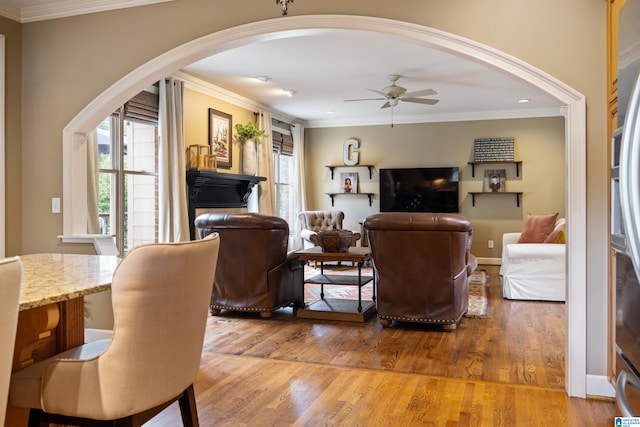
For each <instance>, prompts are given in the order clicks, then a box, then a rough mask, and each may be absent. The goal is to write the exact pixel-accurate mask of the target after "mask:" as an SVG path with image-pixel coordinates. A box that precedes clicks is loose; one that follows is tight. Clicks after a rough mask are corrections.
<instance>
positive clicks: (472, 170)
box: [467, 160, 522, 178]
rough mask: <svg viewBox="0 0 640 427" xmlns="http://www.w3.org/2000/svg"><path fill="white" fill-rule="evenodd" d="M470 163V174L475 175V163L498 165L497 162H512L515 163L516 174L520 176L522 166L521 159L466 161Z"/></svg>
mask: <svg viewBox="0 0 640 427" xmlns="http://www.w3.org/2000/svg"><path fill="white" fill-rule="evenodd" d="M467 163H468V164H470V165H471V176H472V177H474V178H475V176H476V165H492V164H493V165H498V164H504V163H509V164H514V165H516V176H520V166H522V160H496V161H493V162H467Z"/></svg>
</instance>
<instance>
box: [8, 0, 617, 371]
mask: <svg viewBox="0 0 640 427" xmlns="http://www.w3.org/2000/svg"><path fill="white" fill-rule="evenodd" d="M304 14H345V15H348V14H352V15H366V16H375V17H385V18H390V19H395V20H402V21H407V22H411V23H415V24H418V25H424V26H428V27H432V28H436V29H440V30H444V31H447V32H450V33H453V34H458V35H461V36H464V37H468V38H470V39H472V40H475V41H477V42H480V43H484V44H486V45H488V46H491V47H493V48H496V49H498V50H501V51H503V52H506V53H508V54H510V55H513V56H514V57H517V58H520V59H522V60H524V61H526V62H528V63H530V64H532V65H534V66H536V67H538V68H539V69H541V70H542V71H543V72H546V73H548V74H550V75H553V76H554V77H556V78H557V79H559V80H561V81H563V82H565V83H566V84H567V85H569V86H571V87H573V88H574V89H576V90H578V91H580V92H581V93H583V94H584V95H585V96H586V100H587V129H586V135H587V147H586V155H587V171H588V176H587V182H586V186H587V192H588V198H587V209H586V217H587V230H588V233H589V234H588V237H587V243H588V247H587V263H588V265H587V267H586V268H587V274H586V276H587V278H588V281H587V313H589V316H588V318H587V333H588V336H587V339H586V341H587V372H588V373H590V374H596V375H606V358H607V350H606V347H607V346H606V343H607V313H606V311H607V308H606V305H605V304H604V303H603V302H604V301H606V300H607V289H606V287H607V286H606V284H607V279H608V277H607V240H608V236H607V213H608V209H607V200H608V199H607V190H608V182H607V170H608V163H607V160H606V159H607V141H606V139H607V138H606V117H607V116H606V114H607V113H606V106H607V101H606V84H605V82H606V52H605V46H606V43H605V40H606V37H605V36H606V31H605V2H603V1H584V0H566V1H563V2H557V1H553V0H539V1H523V0H518V1H513V0H459V1H455V2H427V1H424V0H405V1H404V2H403V3H402V6H401V7H400V6H398V4H397V3H394V2H389V1H386V0H371V1H367V2H364V1H353V2H345V1H341V0H325V1H323V2H311V1H300V2H296V3H294V4H292V6H291V8H290V15H304ZM264 19H287V17H280V12H279V8H278V7H277V6H276V5H275V4H274V2H269V1H262V0H260V1H258V0H255V1H252V2H251V7H247V5H244V6H242V5H239V4H238V2H231V1H229V2H212V1H210V0H180V1H174V2H168V3H161V4H156V5H151V6H144V7H135V8H129V9H125V10H120V11H113V12H104V13H97V14H92V15H85V16H78V17H71V18H64V19H54V20H49V21H42V22H34V23H29V24H25V25H23V26H22V29H23V33H22V60H23V61H22V65H21V66H22V75H21V78H22V81H21V80H20V77H18V76H15V75H13V76H8V85H7V86H8V87H9V86H13V87H20V85H22V86H21V87H22V98H21V102H22V111H21V113H22V117H24V120H23V121H20V120H12V121H11V122H10V123H9V124H8V125H7V133H8V134H10V135H12V137H16V138H20V133H22V135H21V136H22V139H21V150H20V151H19V150H8V151H10V152H8V153H7V164H8V165H20V167H21V171H22V174H21V175H20V176H15V173H14V176H13V177H12V178H14V179H11V180H10V181H9V182H10V185H11V186H12V190H11V193H10V194H9V197H10V198H9V199H8V200H7V206H8V210H9V212H8V219H7V230H8V232H10V233H12V235H11V236H10V248H7V254H8V255H11V254H12V253H18V252H23V253H32V252H43V251H66V252H70V251H76V250H77V248H76V247H72V246H62V245H61V244H60V243H59V241H58V238H57V236H58V235H59V234H61V233H62V216H61V215H55V214H51V213H50V206H51V197H57V196H61V194H62V160H61V159H62V129H63V128H64V126H65V125H66V124H67V123H69V121H70V120H71V119H72V118H73V117H75V116H76V115H77V114H78V112H80V111H81V110H82V108H84V106H86V105H87V104H88V103H89V102H90V101H91V100H92V99H94V98H95V97H96V96H97V95H98V94H100V93H102V92H103V91H104V90H105V89H106V88H108V87H109V86H110V85H112V84H113V83H114V82H116V81H118V80H119V79H120V78H122V77H123V76H125V75H126V74H127V73H130V72H131V71H132V70H134V69H136V68H137V67H139V66H141V65H142V64H145V63H146V62H148V61H149V60H150V59H152V58H155V57H157V56H158V55H160V54H163V53H165V52H167V51H169V50H170V49H172V48H173V47H176V46H179V45H181V44H183V43H186V42H188V41H190V40H193V39H195V38H197V37H200V36H203V35H206V34H210V33H214V32H216V31H219V30H222V29H225V28H229V27H232V26H235V25H239V24H244V23H250V22H254V21H258V20H264ZM1 23H2V21H0V24H1ZM123 29H126V30H127V31H123ZM17 37H19V35H17V34H15V33H13V35H12V36H11V40H8V43H11V45H13V46H19V45H20V43H19V42H17V41H16V40H15V39H16V38H17ZM14 43H16V44H14ZM10 59H11V60H12V61H13V60H17V59H16V57H15V56H14V57H12V58H10ZM195 59H198V58H194V60H195ZM16 67H19V66H18V65H16ZM386 72H390V71H385V73H386ZM159 77H161V76H155V77H154V78H150V79H149V81H146V82H142V83H141V85H140V87H139V88H137V89H138V90H142V89H143V88H144V87H146V86H147V85H148V84H150V83H152V82H153V80H157V78H159ZM12 100H13V101H16V104H17V105H19V104H20V99H16V98H15V97H14V98H12ZM121 101H124V99H123V100H121ZM11 107H12V108H14V107H15V106H11ZM16 108H19V107H16ZM474 136H475V135H474ZM11 144H12V147H15V142H11ZM12 167H13V166H12ZM525 173H528V172H527V169H526V166H525ZM16 188H19V191H16ZM20 196H22V199H21V198H20ZM525 200H527V199H526V198H525ZM16 204H17V205H20V206H19V207H17V206H16ZM16 230H19V231H16ZM17 232H19V233H20V240H19V241H16V238H15V233H17Z"/></svg>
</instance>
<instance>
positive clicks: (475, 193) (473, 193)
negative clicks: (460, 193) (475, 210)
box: [469, 191, 522, 207]
mask: <svg viewBox="0 0 640 427" xmlns="http://www.w3.org/2000/svg"><path fill="white" fill-rule="evenodd" d="M469 194H471V206H475V205H476V196H479V195H481V194H515V195H516V206H517V207H520V198H521V197H522V192H521V191H470V192H469Z"/></svg>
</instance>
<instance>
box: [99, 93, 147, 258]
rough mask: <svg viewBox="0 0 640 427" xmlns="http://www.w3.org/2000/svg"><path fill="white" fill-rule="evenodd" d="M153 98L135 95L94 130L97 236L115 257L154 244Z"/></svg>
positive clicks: (141, 94) (142, 94) (144, 94)
mask: <svg viewBox="0 0 640 427" xmlns="http://www.w3.org/2000/svg"><path fill="white" fill-rule="evenodd" d="M154 99H155V104H154ZM157 99H158V97H157V95H154V94H151V93H149V92H141V93H140V94H138V95H137V96H136V97H135V98H133V99H132V100H130V101H129V102H127V103H126V104H125V105H124V106H123V107H122V108H119V109H118V110H117V111H115V112H114V113H113V114H112V115H111V116H109V117H108V118H106V119H105V120H104V121H103V122H102V123H101V124H100V125H99V126H98V129H97V133H98V164H99V174H98V215H99V225H100V233H101V234H107V235H115V236H116V245H117V247H118V250H119V251H120V253H121V254H124V253H126V252H127V251H128V250H129V249H131V248H134V247H136V246H139V245H142V244H146V243H157V242H158V113H157V111H158V110H157V105H158V101H157Z"/></svg>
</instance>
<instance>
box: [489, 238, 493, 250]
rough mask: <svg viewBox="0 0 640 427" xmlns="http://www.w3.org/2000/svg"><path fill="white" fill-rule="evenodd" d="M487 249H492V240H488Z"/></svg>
mask: <svg viewBox="0 0 640 427" xmlns="http://www.w3.org/2000/svg"><path fill="white" fill-rule="evenodd" d="M489 249H493V240H489Z"/></svg>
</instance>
